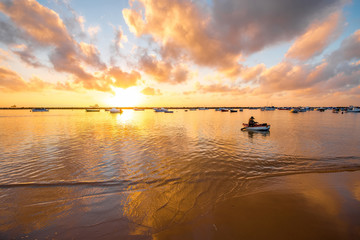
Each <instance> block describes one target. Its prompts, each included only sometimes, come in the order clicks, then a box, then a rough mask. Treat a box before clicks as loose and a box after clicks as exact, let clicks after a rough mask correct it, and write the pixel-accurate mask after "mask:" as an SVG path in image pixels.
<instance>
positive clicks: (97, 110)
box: [86, 109, 100, 112]
mask: <svg viewBox="0 0 360 240" xmlns="http://www.w3.org/2000/svg"><path fill="white" fill-rule="evenodd" d="M86 112H100V109H86Z"/></svg>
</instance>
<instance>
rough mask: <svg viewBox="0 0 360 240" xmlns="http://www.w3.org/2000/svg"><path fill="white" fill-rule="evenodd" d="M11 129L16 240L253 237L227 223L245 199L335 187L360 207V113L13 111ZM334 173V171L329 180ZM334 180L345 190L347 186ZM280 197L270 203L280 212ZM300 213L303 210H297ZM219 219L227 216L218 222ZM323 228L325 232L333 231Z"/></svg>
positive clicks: (0, 220)
mask: <svg viewBox="0 0 360 240" xmlns="http://www.w3.org/2000/svg"><path fill="white" fill-rule="evenodd" d="M250 116H254V117H255V120H256V121H258V122H267V123H269V124H271V130H270V132H269V133H256V132H243V131H240V129H241V127H242V123H243V122H247V120H248V119H249V117H250ZM0 126H1V132H0V143H1V145H0V153H1V155H0V238H1V237H2V238H4V239H11V238H15V239H20V238H22V237H24V238H25V237H28V238H30V239H31V238H33V239H35V238H38V239H46V238H54V239H114V238H115V239H116V238H117V239H119V238H122V239H152V238H153V239H168V238H174V237H176V236H177V237H178V238H179V239H188V237H190V238H195V239H209V238H218V239H224V238H228V239H232V238H233V237H234V236H237V237H240V236H242V235H238V234H239V232H238V231H236V230H234V229H236V228H235V227H234V228H231V229H227V233H229V232H231V231H234V232H232V234H233V235H231V234H230V235H229V236H228V235H226V233H225V232H224V229H225V228H223V229H221V228H220V229H219V227H218V226H221V225H225V223H226V222H227V221H228V219H232V218H233V217H234V216H232V215H231V212H232V211H231V210H229V209H228V208H229V206H233V205H234V206H236V204H234V201H236V202H237V203H238V202H239V201H242V204H241V206H243V204H244V203H247V202H243V201H245V200H246V199H248V198H249V197H247V196H252V197H254V196H255V197H254V198H255V199H260V197H256V196H261V197H262V198H261V199H268V200H269V199H270V200H271V199H272V198H273V196H267V195H266V196H264V192H268V191H270V192H272V193H277V194H278V193H279V192H282V193H283V192H284V191H285V192H286V197H283V198H281V199H287V198H288V196H289V195H288V194H289V193H290V192H294V194H295V195H296V196H300V195H301V196H308V195H309V193H308V191H309V189H312V188H313V187H314V186H319V188H320V189H327V190H326V191H327V193H326V194H327V195H329V196H334V193H331V194H330V193H329V189H332V192H334V191H335V190H336V194H337V195H339V194H338V193H339V191H338V190H339V189H341V191H342V192H344V191H345V190H344V189H347V190H348V189H349V188H352V189H359V190H349V191H350V192H351V196H347V195H346V194H343V193H342V194H340V195H341V199H342V200H339V202H343V203H344V201H345V200H346V202H347V204H348V205H349V204H350V205H351V206H352V205H354V206H358V205H360V204H359V201H360V187H358V185H360V183H359V182H358V181H357V180H356V179H358V178H357V177H355V176H358V170H360V147H359V146H360V137H359V136H360V114H356V113H345V114H334V113H332V112H331V111H326V112H323V113H321V112H306V113H298V114H291V113H289V112H288V111H264V112H262V111H260V110H244V112H238V113H228V112H225V113H224V112H216V111H214V110H207V111H189V112H185V111H183V110H175V112H174V113H173V114H165V113H154V112H153V111H152V110H146V111H143V112H142V111H141V112H140V111H139V112H137V111H132V110H125V111H124V113H123V114H110V113H108V112H103V111H102V112H99V113H96V112H95V113H87V112H85V111H80V110H74V111H71V110H51V111H50V112H45V113H32V112H29V111H27V110H26V111H25V110H11V111H9V110H8V111H0ZM348 171H355V172H353V173H347V172H348ZM322 173H333V174H332V175H331V174H330V177H329V174H328V175H326V177H321V178H320V179H317V178H318V177H317V176H318V175H321V174H322ZM309 174H310V175H309ZM314 174H315V177H314ZM308 178H314V179H317V180H314V182H313V183H312V184H313V186H312V184H310V185H306V184H305V183H304V182H306V181H305V179H308ZM327 178H329V179H327ZM324 179H325V180H326V181H325V180H324ZM334 179H336V180H334ZM324 181H325V182H326V183H327V184H325V185H326V186H325V187H324V186H323V185H324V184H322V183H321V184H320V182H324ZM334 181H335V182H341V183H342V184H340V185H339V187H338V188H336V187H334V185H333V184H332V183H331V182H334ZM284 182H286V184H285V183H284ZM289 182H291V183H292V185H291V184H290V185H291V187H289V186H290V185H289ZM299 182H300V183H301V184H303V185H301V184H300V185H301V186H299ZM329 186H331V187H329ZM289 189H292V190H289ZM293 189H295V190H293ZM301 189H306V190H307V191H306V193H303V192H302V191H301ZM334 189H335V190H334ZM347 190H346V191H347ZM324 191H325V190H324ZM310 192H311V191H310ZM306 194H307V195H306ZM326 194H325V195H326ZM357 194H359V197H358V198H357ZM310 195H311V196H312V197H313V196H314V194H310ZM290 196H291V195H290ZM275 199H277V201H279V202H281V200H280V198H279V199H278V195H276V197H275ZM297 199H298V198H297ZM253 200H254V199H252V200H251V202H253ZM270 200H269V201H265V202H266V204H269V205H270V206H273V204H272V203H271V201H270ZM352 200H354V201H355V202H352ZM290 202H291V201H290ZM349 202H350V203H349ZM343 203H342V204H343ZM263 204H264V203H261V205H263ZM297 207H299V204H298V203H297V201H293V204H292V205H291V208H289V209H292V210H294V209H295V208H297ZM302 207H303V206H302ZM305 209H312V208H311V207H309V206H306V207H305ZM353 209H354V208H353ZM355 209H359V207H357V208H356V207H355ZM228 210H229V211H228ZM240 210H241V211H244V209H239V206H238V208H237V211H240ZM317 211H318V210H317ZM217 213H219V214H220V215H221V214H224V213H227V214H226V215H224V216H221V217H217V218H216V219H217V220H214V219H213V218H214V217H213V216H214V215H216V214H217ZM264 214H265V213H264V211H262V212H261V213H258V215H259V218H261V217H263V216H264ZM269 214H270V213H269ZM339 214H340V213H338V215H339ZM341 214H344V213H343V212H342V211H341ZM359 214H360V210H359ZM265 215H266V214H265ZM338 215H335V216H333V218H334V219H338V217H339V216H338ZM345 215H346V214H345ZM348 215H349V214H348ZM279 216H280V217H281V216H285V215H281V214H280V215H279ZM279 216H278V218H279ZM356 216H357V217H359V218H355V220H354V219H352V218H350V219H347V220H346V221H345V225H346V226H348V228H349V229H348V230H346V231H340V230H339V231H337V232H336V233H339V232H340V233H341V234H342V235H339V236H341V237H344V236H345V237H352V236H360V231H358V230H356V229H360V227H359V226H360V224H359V225H358V223H359V222H358V220H356V219H360V215H356ZM269 217H274V216H273V213H271V214H270V215H269ZM306 217H310V216H308V215H306ZM327 217H328V216H327ZM321 219H322V218H321ZM306 221H307V220H306V218H305V220H304V221H303V222H302V223H304V222H305V223H306ZM334 221H335V220H334ZM214 222H217V223H214ZM234 222H235V223H236V222H238V223H239V224H240V223H241V222H244V221H243V220H241V219H236V220H234V221H233V223H234ZM261 223H264V222H263V221H261V220H258V221H257V222H256V223H254V225H259V226H261ZM230 225H231V224H230ZM230 225H229V224H227V225H226V226H230ZM240 225H241V224H240ZM340 225H341V224H340ZM319 226H320V227H319V228H315V229H314V233H316V232H319V233H324V232H323V231H320V230H319V229H321V227H323V225H319ZM324 226H325V225H324ZM336 226H337V225H336ZM265 229H266V228H265ZM271 229H274V228H271ZM275 229H276V228H275ZM325 230H326V231H325ZM325 230H324V231H325V232H329V233H331V231H330V230H329V229H328V228H325ZM294 231H295V230H294ZM357 231H358V232H357ZM249 234H250V233H249ZM354 234H355V235H354ZM356 234H359V235H356ZM249 236H251V235H244V236H242V237H245V238H246V239H249ZM272 236H276V234H275V235H274V233H273V235H272ZM289 236H290V235H284V236H282V235H281V236H280V235H278V237H277V239H279V238H282V237H284V239H286V238H288V237H289ZM311 236H314V237H316V236H317V235H311ZM321 236H324V235H321ZM329 236H334V235H329ZM307 237H308V236H307ZM2 238H1V239H2ZM267 239H268V238H267Z"/></svg>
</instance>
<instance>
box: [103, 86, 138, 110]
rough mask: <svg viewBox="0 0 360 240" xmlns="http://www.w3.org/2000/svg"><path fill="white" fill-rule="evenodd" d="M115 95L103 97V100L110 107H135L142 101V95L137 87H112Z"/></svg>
mask: <svg viewBox="0 0 360 240" xmlns="http://www.w3.org/2000/svg"><path fill="white" fill-rule="evenodd" d="M112 90H113V91H114V92H115V95H114V96H112V97H109V98H107V99H105V102H106V103H107V104H108V105H110V106H112V107H135V106H138V104H140V103H141V102H142V101H143V98H144V95H143V94H141V92H140V89H139V88H138V87H129V88H126V89H123V88H114V87H112Z"/></svg>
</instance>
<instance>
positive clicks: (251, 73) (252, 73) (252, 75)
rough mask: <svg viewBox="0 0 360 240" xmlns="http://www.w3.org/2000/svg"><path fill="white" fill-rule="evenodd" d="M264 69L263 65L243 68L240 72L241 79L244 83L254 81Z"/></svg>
mask: <svg viewBox="0 0 360 240" xmlns="http://www.w3.org/2000/svg"><path fill="white" fill-rule="evenodd" d="M265 69H266V66H265V64H263V63H262V64H258V65H256V66H254V67H250V68H244V69H243V71H242V72H241V78H242V79H243V80H245V82H249V81H255V80H256V77H257V76H258V75H259V74H260V73H261V72H263V71H264V70H265Z"/></svg>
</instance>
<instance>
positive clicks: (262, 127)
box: [241, 123, 270, 131]
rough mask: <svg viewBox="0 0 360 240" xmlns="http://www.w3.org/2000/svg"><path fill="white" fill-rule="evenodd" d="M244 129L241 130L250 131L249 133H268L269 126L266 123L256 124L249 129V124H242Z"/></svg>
mask: <svg viewBox="0 0 360 240" xmlns="http://www.w3.org/2000/svg"><path fill="white" fill-rule="evenodd" d="M243 125H244V127H243V128H242V129H241V130H251V131H269V130H270V125H268V124H267V123H262V124H256V125H254V126H251V127H249V124H247V123H243Z"/></svg>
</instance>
